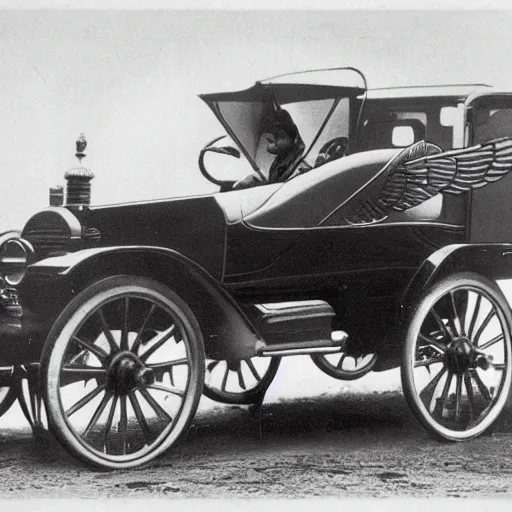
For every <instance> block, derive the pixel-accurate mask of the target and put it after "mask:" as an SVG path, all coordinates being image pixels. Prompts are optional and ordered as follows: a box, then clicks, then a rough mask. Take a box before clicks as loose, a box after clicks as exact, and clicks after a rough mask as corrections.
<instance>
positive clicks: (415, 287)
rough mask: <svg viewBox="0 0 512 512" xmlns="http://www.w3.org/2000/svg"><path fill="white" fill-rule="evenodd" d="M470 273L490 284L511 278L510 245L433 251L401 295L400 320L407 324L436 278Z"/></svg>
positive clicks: (489, 245)
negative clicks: (492, 281)
mask: <svg viewBox="0 0 512 512" xmlns="http://www.w3.org/2000/svg"><path fill="white" fill-rule="evenodd" d="M460 271H471V272H476V273H477V274H480V275H483V276H485V277H487V278H489V279H492V280H494V281H496V280H499V279H509V278H510V277H512V244H478V245H476V244H475V245H472V244H454V245H448V246H446V247H443V248H442V249H439V250H437V251H436V252H434V253H433V254H432V255H431V256H430V257H429V258H428V259H427V260H425V262H424V263H423V264H422V265H421V267H420V268H419V269H418V271H417V272H416V274H415V275H414V277H413V278H412V280H411V281H410V283H409V285H408V286H407V289H406V291H405V293H404V295H403V298H402V301H401V304H402V321H407V319H408V318H409V316H410V314H411V313H412V312H413V310H414V308H415V307H416V305H417V303H418V301H419V300H420V298H421V297H422V296H423V294H424V293H425V292H426V291H427V290H428V289H429V288H431V287H432V286H433V285H434V284H435V283H436V282H438V281H439V280H440V279H442V278H444V277H446V276H447V275H449V274H452V273H454V272H460Z"/></svg>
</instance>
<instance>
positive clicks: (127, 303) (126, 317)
mask: <svg viewBox="0 0 512 512" xmlns="http://www.w3.org/2000/svg"><path fill="white" fill-rule="evenodd" d="M129 315H130V299H129V297H125V298H124V315H123V326H122V330H121V343H120V348H121V350H128V321H129V318H130V317H129Z"/></svg>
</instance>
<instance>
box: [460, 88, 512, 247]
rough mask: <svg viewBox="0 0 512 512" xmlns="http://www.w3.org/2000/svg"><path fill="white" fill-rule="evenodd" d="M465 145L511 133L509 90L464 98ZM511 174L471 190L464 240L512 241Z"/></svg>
mask: <svg viewBox="0 0 512 512" xmlns="http://www.w3.org/2000/svg"><path fill="white" fill-rule="evenodd" d="M466 107H467V117H466V119H467V123H466V139H467V143H468V145H471V144H480V143H483V142H486V141H489V140H492V139H496V138H500V137H512V94H510V93H503V94H485V93H482V94H478V95H476V96H474V97H473V98H470V99H469V101H468V102H467V105H466ZM511 198H512V175H510V174H509V175H508V176H505V177H504V178H503V179H501V180H500V181H499V183H491V184H489V185H488V186H486V187H483V188H481V189H477V190H474V191H473V192H472V193H471V206H470V209H469V216H468V221H469V223H468V224H469V225H468V228H469V229H468V232H469V237H468V240H469V242H471V243H498V242H505V243H510V242H512V209H511V208H510V201H511Z"/></svg>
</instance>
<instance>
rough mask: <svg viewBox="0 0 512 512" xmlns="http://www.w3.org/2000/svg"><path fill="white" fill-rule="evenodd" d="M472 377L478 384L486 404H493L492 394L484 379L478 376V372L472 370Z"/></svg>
mask: <svg viewBox="0 0 512 512" xmlns="http://www.w3.org/2000/svg"><path fill="white" fill-rule="evenodd" d="M470 376H471V377H472V378H473V380H474V381H475V382H476V385H477V386H478V390H479V391H480V394H481V395H482V396H483V397H484V400H485V401H486V402H492V396H491V393H490V392H489V390H488V389H487V386H486V385H485V384H484V383H483V382H482V379H481V378H480V375H478V372H477V371H476V370H472V371H471V372H470Z"/></svg>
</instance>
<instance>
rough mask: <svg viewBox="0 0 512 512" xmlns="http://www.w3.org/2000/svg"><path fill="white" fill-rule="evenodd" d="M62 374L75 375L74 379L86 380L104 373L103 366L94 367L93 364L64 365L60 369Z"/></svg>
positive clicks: (101, 375)
mask: <svg viewBox="0 0 512 512" xmlns="http://www.w3.org/2000/svg"><path fill="white" fill-rule="evenodd" d="M61 373H62V374H63V375H67V376H69V377H76V380H88V379H94V378H97V377H104V376H105V375H106V373H107V372H106V370H105V368H96V367H94V366H83V365H80V366H78V365H77V366H64V367H62V369H61Z"/></svg>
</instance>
